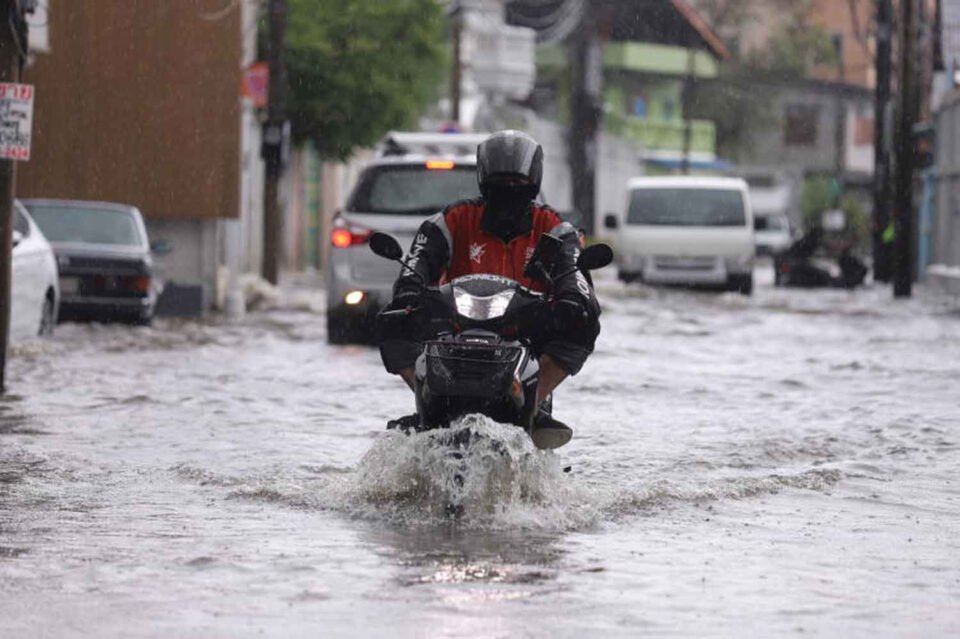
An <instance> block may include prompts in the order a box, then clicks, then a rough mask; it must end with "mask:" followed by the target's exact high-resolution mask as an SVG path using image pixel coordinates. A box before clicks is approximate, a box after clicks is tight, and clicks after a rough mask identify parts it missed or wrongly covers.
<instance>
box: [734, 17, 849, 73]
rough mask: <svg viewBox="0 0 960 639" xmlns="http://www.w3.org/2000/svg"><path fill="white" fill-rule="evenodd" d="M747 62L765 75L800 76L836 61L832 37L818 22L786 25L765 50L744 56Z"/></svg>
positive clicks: (833, 63)
mask: <svg viewBox="0 0 960 639" xmlns="http://www.w3.org/2000/svg"><path fill="white" fill-rule="evenodd" d="M747 62H748V65H749V66H751V67H753V68H755V69H757V70H759V71H764V72H766V73H768V74H778V75H780V76H783V77H797V78H799V77H803V76H804V75H806V73H807V71H809V70H810V69H811V68H812V67H813V66H815V65H821V64H823V65H835V64H837V62H838V60H837V51H836V49H835V48H834V45H833V39H832V38H831V37H830V34H829V33H827V31H826V29H824V28H823V27H821V26H819V25H795V24H794V25H788V26H787V27H785V28H783V29H782V30H781V31H780V32H779V33H778V34H777V35H775V36H774V37H773V38H771V39H770V42H769V44H768V45H767V47H766V48H765V49H761V50H758V51H754V52H752V53H750V54H749V55H748V56H747Z"/></svg>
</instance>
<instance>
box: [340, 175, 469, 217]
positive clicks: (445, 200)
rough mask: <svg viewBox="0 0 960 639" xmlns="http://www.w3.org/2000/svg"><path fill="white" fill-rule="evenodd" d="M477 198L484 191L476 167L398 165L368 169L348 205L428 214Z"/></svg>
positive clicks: (382, 211)
mask: <svg viewBox="0 0 960 639" xmlns="http://www.w3.org/2000/svg"><path fill="white" fill-rule="evenodd" d="M476 197H480V190H479V187H478V186H477V169H476V167H475V166H471V165H458V166H456V167H455V168H451V169H439V170H438V169H429V168H427V167H426V165H425V164H412V165H411V164H398V165H387V166H376V167H371V168H369V169H367V171H366V172H364V174H363V175H362V176H361V178H360V181H359V183H358V184H357V188H356V190H355V191H354V193H353V197H352V198H351V199H350V202H349V203H348V204H347V207H348V209H349V210H350V211H353V212H356V213H380V214H393V215H427V214H430V213H436V212H437V211H439V210H441V209H442V208H444V207H445V206H449V205H450V204H452V203H454V202H456V201H458V200H465V199H468V198H476Z"/></svg>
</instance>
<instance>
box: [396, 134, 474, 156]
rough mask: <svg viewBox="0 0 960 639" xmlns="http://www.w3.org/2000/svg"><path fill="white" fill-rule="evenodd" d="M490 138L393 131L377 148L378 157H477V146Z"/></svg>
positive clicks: (470, 135) (472, 135) (471, 135)
mask: <svg viewBox="0 0 960 639" xmlns="http://www.w3.org/2000/svg"><path fill="white" fill-rule="evenodd" d="M488 137H490V134H489V133H431V132H420V131H391V132H390V133H388V134H386V135H385V136H383V139H382V140H380V144H379V145H378V146H377V155H379V156H381V157H384V156H406V155H414V154H416V155H422V156H425V157H426V156H431V157H438V156H440V157H450V156H453V157H457V156H469V155H472V156H474V157H476V154H477V146H479V144H480V143H481V142H483V141H484V140H486V139H487V138H488Z"/></svg>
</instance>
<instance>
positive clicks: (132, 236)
mask: <svg viewBox="0 0 960 639" xmlns="http://www.w3.org/2000/svg"><path fill="white" fill-rule="evenodd" d="M27 208H28V209H29V210H30V213H31V215H33V220H34V222H36V223H37V226H39V227H40V230H41V231H43V234H44V235H45V236H46V237H47V239H48V240H50V241H51V242H81V243H87V244H115V245H125V246H141V245H142V244H143V238H142V237H141V235H140V229H139V227H138V225H137V222H136V220H135V219H134V217H133V215H132V214H131V213H128V212H126V211H121V210H117V209H98V208H89V207H85V206H84V207H79V206H67V205H48V204H42V205H41V204H35V205H29V206H28V207H27Z"/></svg>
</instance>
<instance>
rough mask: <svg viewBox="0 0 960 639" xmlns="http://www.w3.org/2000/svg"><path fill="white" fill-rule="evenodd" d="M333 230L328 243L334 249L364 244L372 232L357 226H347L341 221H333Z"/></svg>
mask: <svg viewBox="0 0 960 639" xmlns="http://www.w3.org/2000/svg"><path fill="white" fill-rule="evenodd" d="M333 223H334V229H333V231H331V232H330V243H331V244H333V245H334V246H335V247H336V248H350V247H351V246H356V245H358V244H365V243H366V241H367V240H369V239H370V235H371V234H372V233H373V231H371V230H369V229H365V228H360V227H357V226H347V224H346V223H345V222H343V220H341V219H340V218H337V219H336V220H334V222H333Z"/></svg>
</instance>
